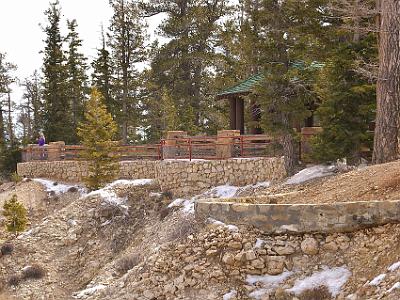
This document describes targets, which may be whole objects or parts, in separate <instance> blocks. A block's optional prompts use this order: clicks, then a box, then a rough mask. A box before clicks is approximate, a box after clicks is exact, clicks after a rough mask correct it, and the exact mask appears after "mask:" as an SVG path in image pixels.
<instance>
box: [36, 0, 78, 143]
mask: <svg viewBox="0 0 400 300" xmlns="http://www.w3.org/2000/svg"><path fill="white" fill-rule="evenodd" d="M60 14H61V13H60V7H59V2H58V1H55V2H52V3H51V4H50V8H49V9H48V10H46V12H45V15H46V16H47V19H48V25H47V26H46V27H44V29H43V30H44V32H45V34H46V39H45V44H46V46H45V49H44V51H43V53H44V60H43V68H42V72H43V99H44V106H45V109H44V114H43V122H44V124H43V126H44V133H45V136H46V138H47V140H48V141H57V140H62V141H65V142H66V143H67V144H70V143H72V142H73V141H74V140H75V138H74V137H75V132H74V130H73V122H72V116H71V113H70V112H71V105H70V99H69V96H68V84H67V82H68V81H67V78H68V76H67V68H66V66H65V62H66V59H65V55H64V53H63V50H62V40H63V38H62V37H61V33H60Z"/></svg>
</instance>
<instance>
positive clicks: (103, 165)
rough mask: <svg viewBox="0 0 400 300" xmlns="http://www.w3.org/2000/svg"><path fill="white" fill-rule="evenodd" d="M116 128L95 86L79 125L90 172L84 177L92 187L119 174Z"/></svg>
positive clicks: (83, 155)
mask: <svg viewBox="0 0 400 300" xmlns="http://www.w3.org/2000/svg"><path fill="white" fill-rule="evenodd" d="M117 131H118V129H117V125H116V123H115V122H114V120H113V118H112V116H111V114H110V113H108V112H107V108H106V106H105V105H104V103H103V97H102V95H101V94H100V92H99V91H98V90H97V89H95V88H94V89H93V90H92V93H91V96H90V99H89V101H88V102H87V104H86V111H85V121H84V122H82V123H81V124H80V125H79V127H78V136H79V137H80V139H81V143H82V145H83V146H84V147H85V150H84V151H83V154H82V158H84V159H86V160H87V161H88V162H89V175H88V177H86V178H84V181H85V183H86V185H87V187H88V188H89V189H92V190H94V189H98V188H100V187H103V186H104V185H105V184H106V183H109V182H111V181H112V180H113V179H114V178H115V177H116V176H117V174H118V171H119V164H118V161H117V157H116V156H115V150H116V146H117V142H114V141H113V138H114V136H115V135H116V133H117Z"/></svg>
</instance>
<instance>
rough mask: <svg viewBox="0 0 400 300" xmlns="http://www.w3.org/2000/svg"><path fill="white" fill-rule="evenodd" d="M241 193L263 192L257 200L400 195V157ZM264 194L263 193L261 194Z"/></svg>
mask: <svg viewBox="0 0 400 300" xmlns="http://www.w3.org/2000/svg"><path fill="white" fill-rule="evenodd" d="M237 196H239V197H240V196H257V197H258V196H260V198H259V199H254V200H252V201H254V202H263V201H265V202H267V203H269V202H271V199H273V201H272V202H273V203H332V202H349V201H382V200H399V199H400V161H395V162H391V163H386V164H381V165H373V166H368V167H365V168H362V169H357V170H353V171H350V172H346V173H339V174H337V175H333V176H329V177H323V178H316V179H312V180H310V181H306V182H304V183H300V184H285V183H283V184H279V185H274V186H271V187H268V188H262V189H258V190H257V191H254V192H249V191H245V192H243V193H241V194H238V195H237ZM261 196H263V197H261Z"/></svg>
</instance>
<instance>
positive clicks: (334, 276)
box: [288, 267, 351, 297]
mask: <svg viewBox="0 0 400 300" xmlns="http://www.w3.org/2000/svg"><path fill="white" fill-rule="evenodd" d="M350 276H351V272H350V271H349V270H348V269H347V268H345V267H335V268H332V269H329V268H327V267H325V268H324V270H322V271H319V272H315V273H314V274H312V275H311V276H309V277H306V278H304V279H297V280H296V282H295V284H294V286H293V287H292V288H291V289H288V291H289V292H293V293H295V295H299V294H301V293H302V292H304V291H306V290H312V289H314V288H317V287H319V286H326V287H327V288H328V290H329V292H330V293H331V295H332V297H336V296H337V295H338V294H339V292H340V289H341V288H342V286H343V285H344V284H345V283H346V282H347V280H348V279H349V278H350Z"/></svg>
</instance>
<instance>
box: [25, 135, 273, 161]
mask: <svg viewBox="0 0 400 300" xmlns="http://www.w3.org/2000/svg"><path fill="white" fill-rule="evenodd" d="M276 145H277V144H276V143H274V142H273V141H272V139H271V138H270V137H269V136H267V135H238V136H194V137H183V138H174V139H163V140H161V141H160V142H159V143H158V144H146V145H121V146H118V147H117V148H116V153H115V154H117V156H118V157H119V159H120V160H137V159H148V160H163V159H189V160H192V159H228V158H248V157H266V156H276V155H278V154H280V151H279V150H278V149H277V146H276ZM83 150H84V147H83V146H81V145H64V143H63V142H56V143H50V144H49V145H45V146H38V145H29V146H28V147H26V148H24V149H23V151H22V160H23V161H24V162H27V161H37V160H43V161H56V160H79V159H82V155H81V153H82V151H83Z"/></svg>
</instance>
